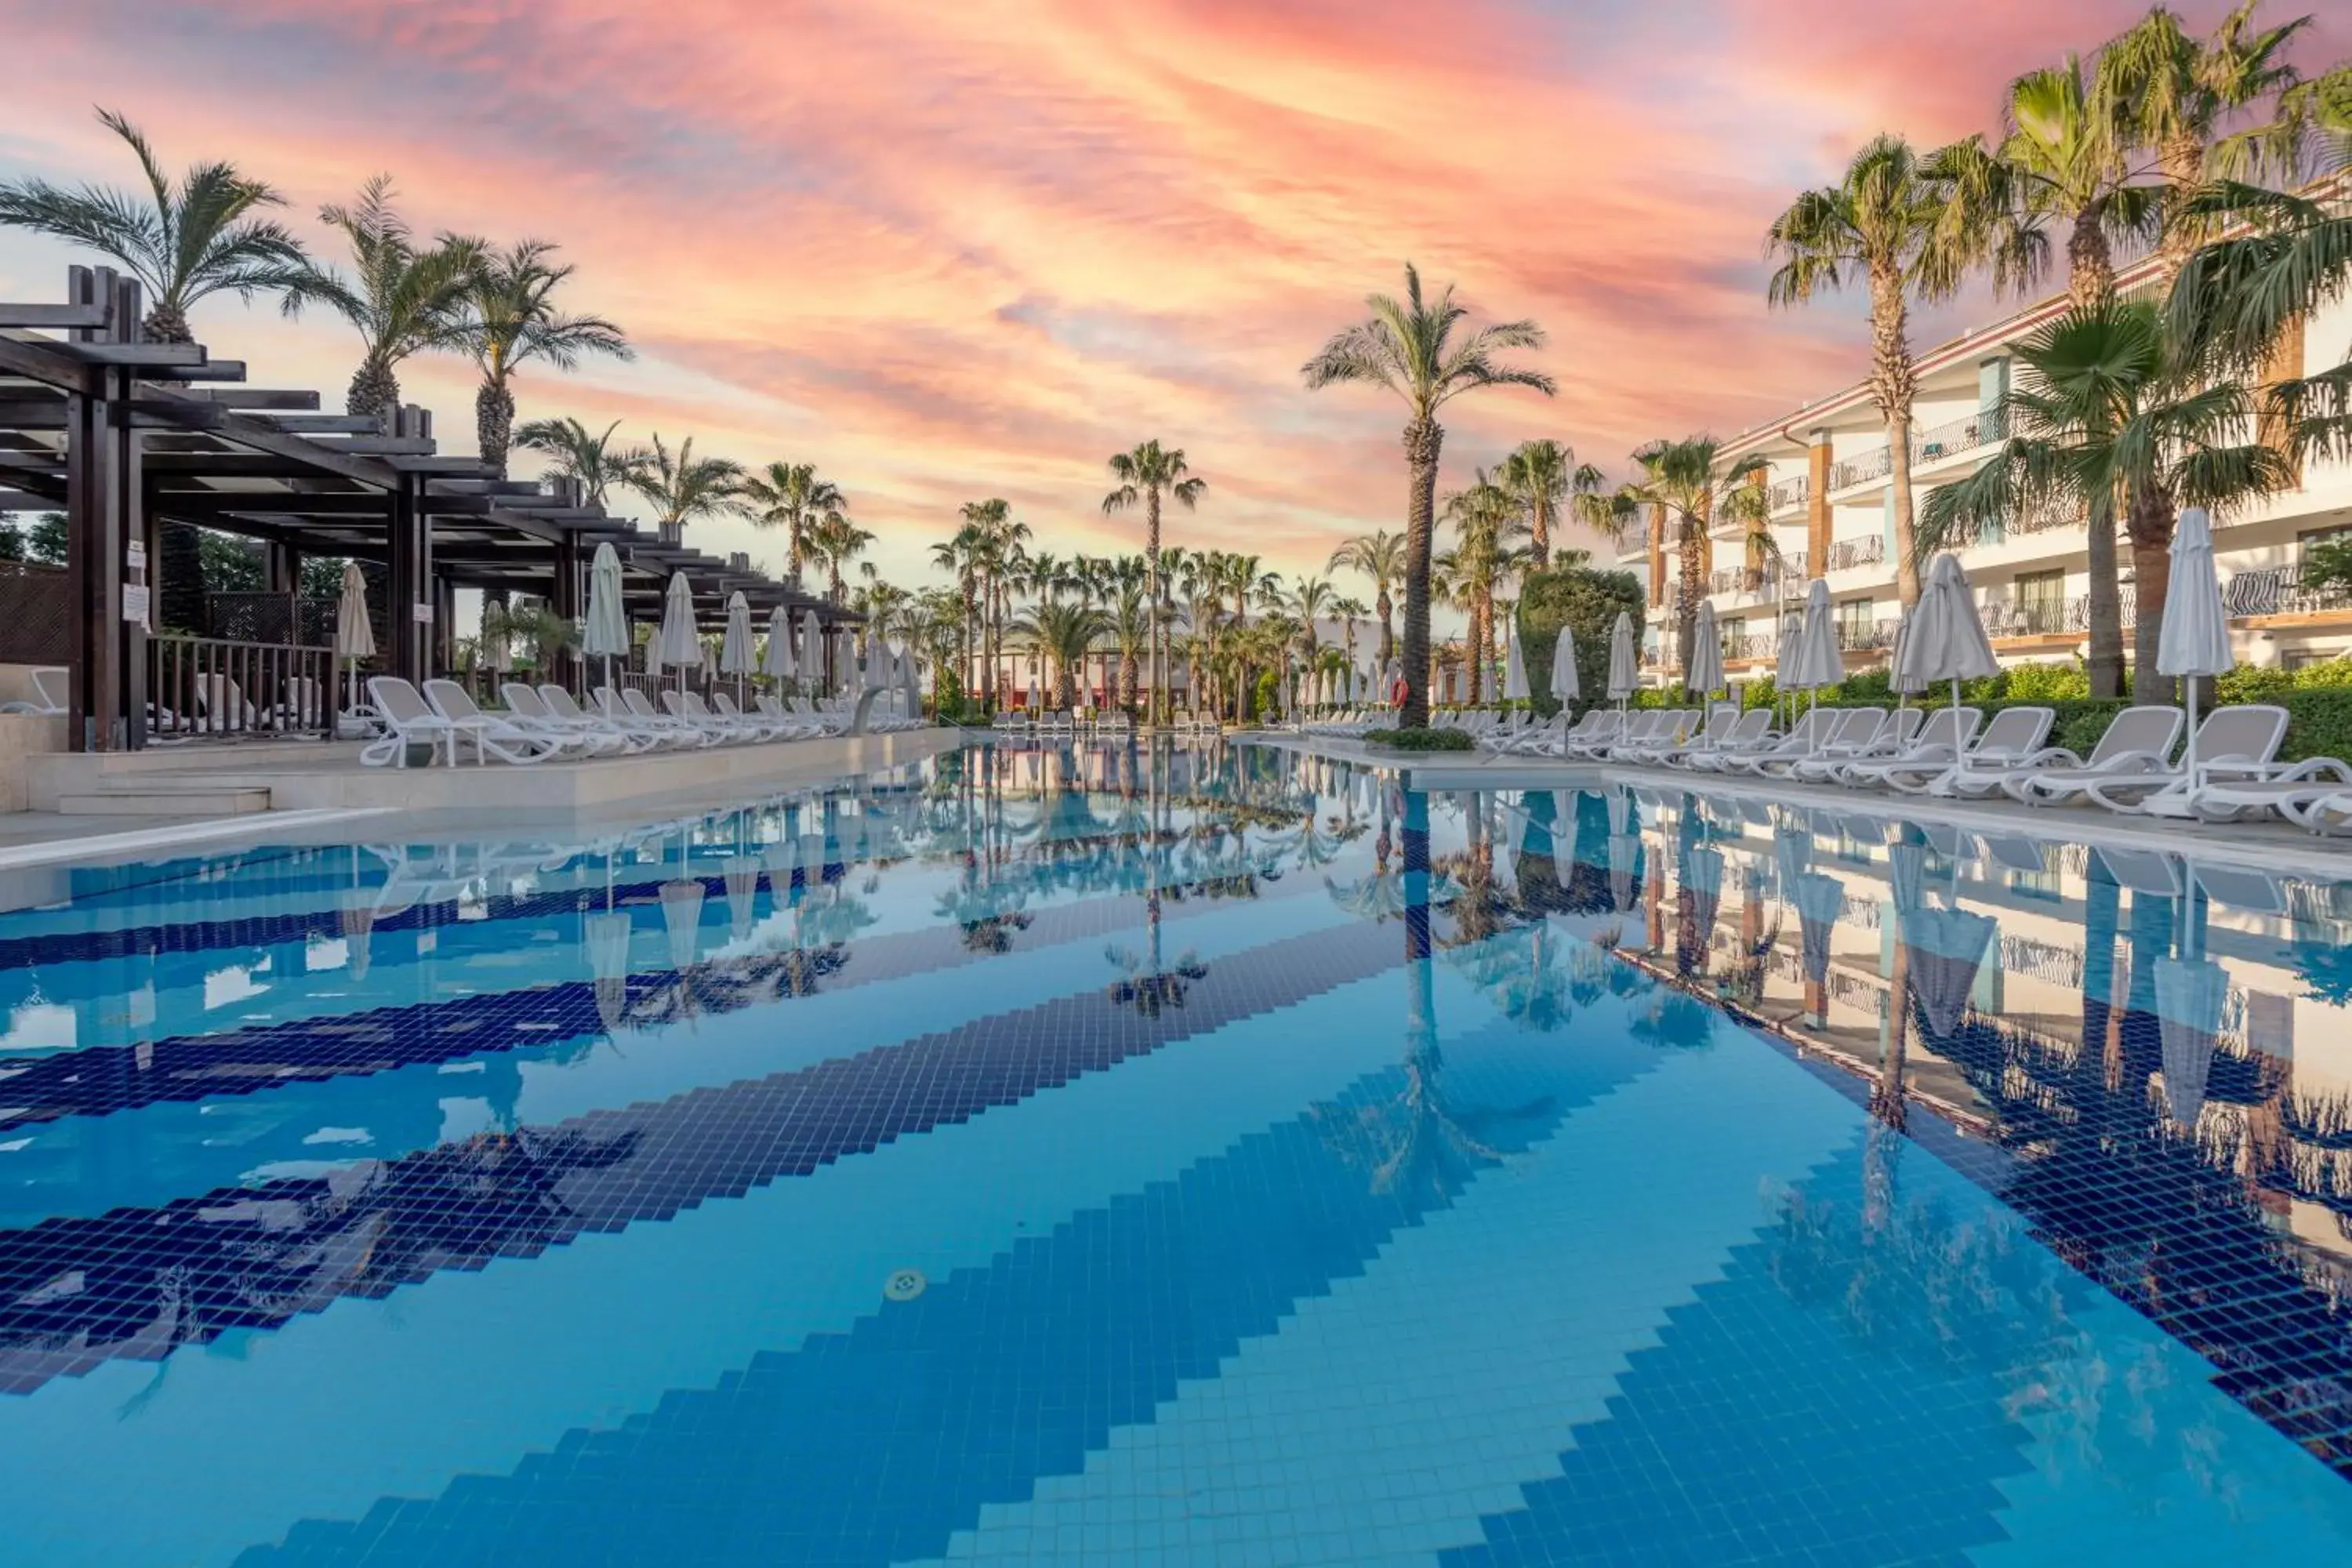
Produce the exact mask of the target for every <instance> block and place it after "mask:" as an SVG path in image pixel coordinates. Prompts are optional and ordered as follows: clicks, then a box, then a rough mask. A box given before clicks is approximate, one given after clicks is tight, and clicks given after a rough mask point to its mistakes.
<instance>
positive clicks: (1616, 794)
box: [1606, 784, 1633, 834]
mask: <svg viewBox="0 0 2352 1568" xmlns="http://www.w3.org/2000/svg"><path fill="white" fill-rule="evenodd" d="M1606 799H1607V802H1608V805H1609V831H1610V832H1611V833H1612V834H1625V833H1630V832H1632V831H1633V795H1630V794H1628V793H1627V792H1626V790H1625V788H1624V786H1623V785H1622V784H1611V785H1610V786H1609V793H1608V795H1607V796H1606Z"/></svg>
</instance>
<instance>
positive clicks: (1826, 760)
mask: <svg viewBox="0 0 2352 1568" xmlns="http://www.w3.org/2000/svg"><path fill="white" fill-rule="evenodd" d="M1969 711H1971V712H1974V711H1975V710H1973V709H1971V710H1969ZM1927 717H1928V715H1927V710H1926V709H1924V708H1897V709H1896V710H1895V711H1894V712H1892V713H1889V714H1886V715H1885V717H1884V718H1883V719H1882V720H1881V721H1880V722H1879V726H1878V730H1877V732H1876V733H1874V734H1873V735H1872V736H1871V738H1870V739H1869V740H1868V741H1866V742H1863V743H1861V744H1860V745H1858V746H1855V747H1854V748H1853V749H1852V750H1846V749H1844V748H1842V747H1832V748H1830V749H1829V750H1828V752H1827V754H1825V755H1822V756H1818V757H1811V758H1808V759H1806V760H1804V761H1802V762H1799V763H1792V764H1790V768H1789V773H1788V776H1789V777H1790V778H1792V779H1797V780H1801V781H1802V782H1804V783H1806V784H1837V783H1839V782H1841V781H1842V779H1843V775H1844V773H1845V770H1846V769H1848V768H1850V767H1853V766H1855V765H1856V764H1857V763H1883V762H1885V761H1886V760H1888V759H1889V758H1892V757H1899V756H1901V755H1902V754H1903V753H1904V752H1906V751H1908V750H1910V748H1911V742H1913V741H1915V740H1916V739H1917V738H1918V736H1919V735H1920V734H1921V733H1922V732H1923V731H1925V729H1926V728H1927ZM1979 717H1981V715H1979Z"/></svg>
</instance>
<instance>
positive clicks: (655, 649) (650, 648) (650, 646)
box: [646, 626, 662, 680]
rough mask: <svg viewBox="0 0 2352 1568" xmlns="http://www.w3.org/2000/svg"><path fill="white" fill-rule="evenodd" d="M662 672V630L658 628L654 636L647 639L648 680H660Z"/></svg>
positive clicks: (655, 629)
mask: <svg viewBox="0 0 2352 1568" xmlns="http://www.w3.org/2000/svg"><path fill="white" fill-rule="evenodd" d="M661 672H662V657H661V628H660V627H659V626H656V627H655V628H654V635H653V636H651V637H647V638H646V679H649V680H659V679H661Z"/></svg>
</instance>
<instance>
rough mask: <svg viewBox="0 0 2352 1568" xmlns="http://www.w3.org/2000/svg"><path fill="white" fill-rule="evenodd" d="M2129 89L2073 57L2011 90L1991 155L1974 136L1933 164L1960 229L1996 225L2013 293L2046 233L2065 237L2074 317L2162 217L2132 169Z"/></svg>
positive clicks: (2098, 296)
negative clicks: (2120, 252) (2004, 126)
mask: <svg viewBox="0 0 2352 1568" xmlns="http://www.w3.org/2000/svg"><path fill="white" fill-rule="evenodd" d="M2125 87H2126V84H2125V82H2124V79H2123V78H2122V76H2121V73H2119V72H2117V71H2115V70H2102V69H2099V68H2096V67H2094V68H2092V69H2091V70H2089V71H2085V70H2084V67H2083V62H2082V60H2081V58H2079V57H2077V56H2074V55H2071V54H2070V55H2068V56H2067V57H2066V63H2065V64H2064V65H2063V66H2053V67H2051V68H2047V69H2043V70H2036V71H2029V72H2027V73H2026V74H2025V75H2023V76H2021V77H2019V78H2018V79H2016V80H2015V81H2013V82H2011V83H2010V86H2009V101H2008V103H2007V104H2006V105H2005V106H2004V111H2005V117H2006V119H2007V121H2008V131H2007V132H2006V134H2004V135H2003V136H2002V138H2001V140H2000V144H1999V145H1998V146H1997V147H1988V146H1987V145H1986V144H1985V142H1984V141H1983V139H1982V138H1981V137H1974V136H1972V137H1969V138H1968V139H1967V140H1966V141H1962V142H1954V143H1953V144H1952V145H1951V146H1949V147H1947V148H1945V149H1944V150H1943V151H1942V152H1940V153H1937V154H1936V158H1935V166H1936V167H1935V172H1936V174H1937V176H1938V177H1939V178H1942V179H1944V180H1947V181H1948V182H1949V183H1950V184H1951V186H1952V190H1953V194H1954V195H1955V198H1956V201H1957V205H1956V208H1955V211H1956V212H1957V213H1958V214H1959V215H1960V216H1959V218H1958V220H1957V221H1958V223H1959V225H1960V226H1962V227H1965V228H1977V229H1979V230H1980V231H1981V230H1983V229H1984V227H1985V226H1986V225H1987V224H1988V223H1989V222H1994V221H1997V222H1998V225H1999V226H1998V229H1997V230H1995V231H1993V232H1997V233H1999V234H2000V236H2001V237H2002V238H2003V240H2004V244H2003V247H2002V249H2003V252H2004V253H2005V254H2006V256H2007V257H2008V258H2009V261H2010V265H2009V267H2008V268H2007V271H2008V276H2009V280H2010V281H2012V282H2013V283H2014V284H2016V285H2017V286H2023V285H2025V284H2027V283H2030V282H2032V280H2033V279H2034V278H2035V277H2036V276H2038V275H2039V273H2040V271H2041V268H2042V263H2043V260H2044V258H2046V257H2047V255H2048V253H2049V231H2050V230H2051V229H2053V228H2059V227H2063V229H2064V230H2065V236H2066V298H2067V303H2068V304H2069V305H2070V306H2072V307H2074V309H2076V310H2085V309H2088V308H2090V307H2091V306H2093V305H2094V304H2095V303H2096V302H2097V301H2099V300H2105V299H2107V298H2108V297H2110V296H2112V295H2113V294H2114V293H2115V288H2116V262H2115V252H2116V246H2117V245H2118V244H2129V243H2136V242H2137V241H2140V240H2143V239H2145V238H2147V237H2148V236H2149V235H2150V233H2151V232H2152V230H2153V228H2154V226H2155V224H2156V221H2157V218H2158V205H2157V200H2156V198H2157V194H2158V193H2157V191H2156V189H2155V187H2153V186H2150V185H2147V184H2143V183H2141V182H2140V180H2139V178H2138V175H2139V174H2140V171H2139V170H2138V169H2137V168H2136V167H2135V166H2134V164H2133V162H2132V152H2133V149H2134V146H2135V144H2136V143H2137V139H2138V132H2137V130H2136V128H2135V127H2134V125H2133V123H2132V120H2133V106H2132V104H2131V102H2130V101H2129V99H2128V94H2127V92H2126V90H2125ZM1995 281H1996V283H1999V282H2000V281H2002V279H2001V278H2000V277H1999V276H1998V275H1997V276H1996V279H1995Z"/></svg>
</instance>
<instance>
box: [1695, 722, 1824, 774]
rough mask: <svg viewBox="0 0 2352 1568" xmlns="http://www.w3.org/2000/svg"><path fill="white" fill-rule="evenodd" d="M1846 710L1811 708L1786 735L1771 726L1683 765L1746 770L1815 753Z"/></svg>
mask: <svg viewBox="0 0 2352 1568" xmlns="http://www.w3.org/2000/svg"><path fill="white" fill-rule="evenodd" d="M1841 712H1843V709H1838V708H1814V709H1811V710H1807V711H1806V712H1804V713H1802V714H1801V715H1799V716H1798V719H1797V721H1796V722H1795V723H1794V724H1791V725H1790V726H1789V732H1788V733H1787V734H1785V735H1774V734H1772V733H1770V732H1769V727H1768V729H1767V731H1766V733H1764V734H1762V735H1760V736H1759V737H1757V739H1755V740H1754V741H1752V742H1747V743H1745V744H1741V745H1730V744H1726V745H1722V746H1717V748H1716V749H1715V750H1714V751H1712V752H1700V753H1699V754H1697V755H1696V756H1691V757H1686V758H1685V759H1684V760H1683V765H1684V766H1685V767H1686V768H1689V769H1691V770H1692V771H1693V772H1696V773H1747V772H1749V771H1750V770H1751V769H1752V768H1753V767H1754V766H1755V765H1756V763H1759V762H1760V761H1762V760H1764V759H1765V758H1767V757H1790V758H1795V757H1803V756H1811V754H1812V752H1813V748H1814V747H1816V746H1818V745H1819V744H1820V743H1821V740H1822V736H1823V735H1825V734H1827V733H1828V732H1829V728H1830V725H1831V724H1832V723H1833V722H1834V721H1836V719H1837V716H1838V715H1839V714H1840V713H1841Z"/></svg>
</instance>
